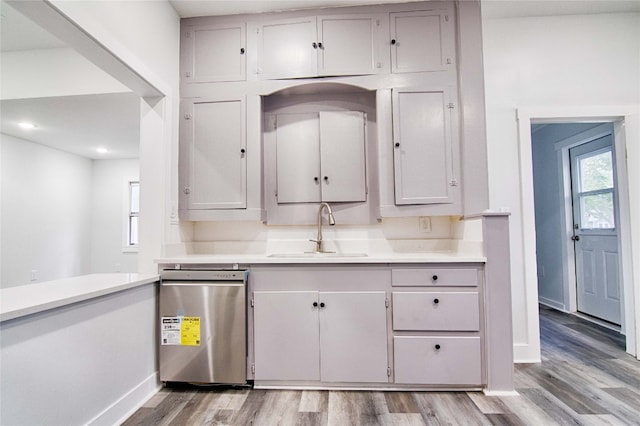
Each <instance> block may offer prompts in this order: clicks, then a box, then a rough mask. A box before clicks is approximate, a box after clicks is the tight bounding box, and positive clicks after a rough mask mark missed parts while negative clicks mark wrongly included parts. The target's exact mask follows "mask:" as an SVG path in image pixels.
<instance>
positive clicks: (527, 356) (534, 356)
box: [513, 343, 541, 364]
mask: <svg viewBox="0 0 640 426" xmlns="http://www.w3.org/2000/svg"><path fill="white" fill-rule="evenodd" d="M540 361H541V358H540V347H539V346H538V347H537V348H535V347H533V346H532V345H530V344H527V343H514V344H513V362H514V364H532V363H536V362H540Z"/></svg>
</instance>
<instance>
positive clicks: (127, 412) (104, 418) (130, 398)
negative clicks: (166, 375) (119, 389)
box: [87, 371, 161, 425]
mask: <svg viewBox="0 0 640 426" xmlns="http://www.w3.org/2000/svg"><path fill="white" fill-rule="evenodd" d="M98 385H99V384H98ZM160 388H161V386H160V377H159V376H158V372H157V371H156V372H155V373H153V374H152V375H150V376H149V377H147V378H146V379H144V380H143V381H142V382H140V383H139V384H138V385H137V386H135V387H134V388H132V389H131V390H130V391H129V392H127V393H126V394H124V395H122V397H121V398H120V399H118V400H117V401H116V402H114V403H113V404H111V405H110V406H109V407H107V408H106V409H105V410H104V411H102V412H101V413H100V414H98V415H97V416H95V417H94V418H93V419H91V420H90V421H89V422H88V423H87V424H88V425H119V424H122V423H123V422H124V421H125V420H127V419H128V418H129V417H131V415H132V414H133V413H135V412H136V411H137V410H138V408H140V407H141V406H142V404H144V403H145V402H147V401H148V400H149V398H151V397H152V396H153V395H155V394H156V393H157V392H158V391H159V390H160Z"/></svg>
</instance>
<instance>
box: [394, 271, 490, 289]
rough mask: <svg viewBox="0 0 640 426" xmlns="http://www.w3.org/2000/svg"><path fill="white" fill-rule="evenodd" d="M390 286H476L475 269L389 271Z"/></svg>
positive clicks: (476, 276) (476, 275)
mask: <svg viewBox="0 0 640 426" xmlns="http://www.w3.org/2000/svg"><path fill="white" fill-rule="evenodd" d="M391 285H393V286H404V287H419V286H431V285H437V286H445V287H446V286H460V287H476V286H477V285H478V270H477V269H454V268H402V269H392V270H391Z"/></svg>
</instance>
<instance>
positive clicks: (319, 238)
mask: <svg viewBox="0 0 640 426" xmlns="http://www.w3.org/2000/svg"><path fill="white" fill-rule="evenodd" d="M324 209H327V214H328V219H329V225H331V226H333V225H335V224H336V220H335V218H334V217H333V212H332V211H331V206H329V204H328V203H320V207H319V208H318V236H317V237H316V239H315V240H309V241H313V242H314V243H316V253H333V252H331V251H324V250H323V249H322V210H324Z"/></svg>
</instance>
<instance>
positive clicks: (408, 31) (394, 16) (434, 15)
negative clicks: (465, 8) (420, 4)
mask: <svg viewBox="0 0 640 426" xmlns="http://www.w3.org/2000/svg"><path fill="white" fill-rule="evenodd" d="M389 17H390V22H389V25H390V33H391V40H390V43H391V72H393V73H403V72H424V71H447V70H450V69H454V67H455V65H454V60H455V36H454V34H455V28H454V25H453V17H452V16H451V11H449V10H429V11H414V12H398V13H390V14H389Z"/></svg>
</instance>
